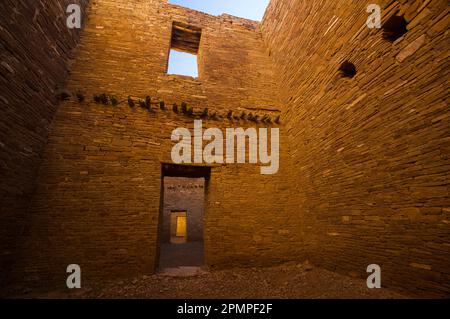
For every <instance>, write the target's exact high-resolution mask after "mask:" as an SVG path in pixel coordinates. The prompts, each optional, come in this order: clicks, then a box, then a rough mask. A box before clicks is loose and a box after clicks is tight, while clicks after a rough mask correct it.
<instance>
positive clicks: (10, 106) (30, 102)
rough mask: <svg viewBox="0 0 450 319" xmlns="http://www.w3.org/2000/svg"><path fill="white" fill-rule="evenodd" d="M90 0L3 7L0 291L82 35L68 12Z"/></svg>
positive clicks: (7, 0)
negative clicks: (57, 95) (58, 94)
mask: <svg viewBox="0 0 450 319" xmlns="http://www.w3.org/2000/svg"><path fill="white" fill-rule="evenodd" d="M87 2H88V1H87V0H70V1H69V0H64V1H56V0H53V1H35V0H28V1H15V0H4V1H1V3H0V61H1V62H0V119H1V120H0V176H1V178H0V224H1V228H0V269H1V272H0V286H3V284H4V280H5V279H6V278H8V273H9V271H10V269H11V267H13V265H14V260H15V254H16V249H17V244H19V243H20V236H21V234H22V233H23V226H24V223H25V220H26V219H27V217H28V215H27V214H26V210H27V206H28V204H29V201H30V198H31V196H32V194H33V190H34V188H35V179H36V175H37V170H38V167H39V164H40V161H41V155H42V151H43V148H44V145H45V142H46V140H47V135H48V133H49V126H50V122H51V121H52V118H53V115H54V113H55V111H56V108H57V101H56V99H55V93H56V87H57V86H59V87H60V88H62V87H64V82H65V79H66V76H67V69H68V63H69V62H70V60H71V59H72V58H73V52H72V51H73V49H74V48H75V47H76V46H77V43H78V39H79V34H80V32H79V30H77V29H73V30H69V29H68V28H67V27H66V17H67V15H66V7H67V5H68V4H69V3H76V4H80V5H81V8H82V12H83V14H84V9H85V7H86V4H87Z"/></svg>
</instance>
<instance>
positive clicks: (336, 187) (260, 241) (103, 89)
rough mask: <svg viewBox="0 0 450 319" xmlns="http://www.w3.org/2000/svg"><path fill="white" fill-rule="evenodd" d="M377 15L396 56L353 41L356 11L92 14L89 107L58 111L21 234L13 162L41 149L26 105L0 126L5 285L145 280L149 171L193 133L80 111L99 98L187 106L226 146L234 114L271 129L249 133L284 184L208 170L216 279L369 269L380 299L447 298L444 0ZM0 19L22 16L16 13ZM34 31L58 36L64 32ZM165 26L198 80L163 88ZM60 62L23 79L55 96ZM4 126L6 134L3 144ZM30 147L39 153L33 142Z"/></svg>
mask: <svg viewBox="0 0 450 319" xmlns="http://www.w3.org/2000/svg"><path fill="white" fill-rule="evenodd" d="M36 3H38V4H39V2H36ZM380 4H382V6H383V15H384V16H383V21H386V19H387V18H388V17H389V15H391V14H393V13H394V12H395V11H397V9H400V10H401V12H402V13H404V15H405V17H406V19H407V21H408V22H409V24H408V30H409V31H408V32H407V33H406V34H405V35H404V36H403V37H401V38H400V39H398V40H396V41H395V42H393V43H391V42H389V41H386V40H384V39H383V38H382V30H369V29H368V28H367V27H366V26H365V21H366V19H367V16H368V15H367V13H366V6H367V3H365V2H363V1H332V0H322V1H309V0H308V1H307V0H283V1H282V0H272V1H271V3H270V5H269V8H268V11H267V12H266V15H265V18H264V20H263V22H262V24H261V25H260V24H258V23H256V22H252V21H249V20H245V19H240V18H235V17H231V16H228V15H222V16H219V17H213V16H210V15H207V14H203V13H199V12H196V11H193V10H189V9H185V8H181V7H178V6H174V5H168V4H167V3H166V1H164V0H130V1H122V0H98V1H95V2H92V4H91V5H90V8H89V10H90V16H89V19H88V21H87V24H86V27H85V29H84V30H83V33H82V41H81V44H80V46H79V52H78V53H77V56H76V60H75V62H74V64H73V65H72V67H71V75H70V77H69V79H68V82H67V88H68V89H69V90H70V91H72V92H74V91H76V90H83V91H84V92H85V94H86V96H87V99H86V101H85V102H84V103H81V104H80V103H78V102H76V101H75V100H74V99H72V100H71V101H68V102H64V103H62V104H61V106H60V107H59V109H58V112H57V114H56V116H55V119H54V120H53V123H52V126H51V133H50V138H49V141H48V144H47V146H46V148H45V151H44V152H43V161H42V165H41V166H40V170H39V176H38V178H37V179H36V182H35V185H37V190H36V193H35V194H34V196H33V197H32V199H31V201H30V208H29V214H28V216H27V217H28V218H27V219H26V220H23V218H22V217H23V208H24V207H25V206H26V205H27V201H26V200H25V199H24V200H23V201H22V198H25V197H22V196H19V199H17V196H16V197H14V196H15V195H14V196H12V195H11V194H21V192H22V191H23V190H22V188H24V189H25V188H28V187H30V185H31V184H30V183H31V182H32V181H34V178H33V176H32V174H31V173H30V172H31V171H30V167H32V166H33V167H36V165H37V164H33V165H31V166H30V165H28V164H29V163H36V161H34V160H30V161H25V160H24V159H25V158H29V157H28V155H27V154H28V153H29V151H27V149H25V151H24V149H23V145H28V144H27V143H32V144H33V145H35V144H34V143H33V142H32V140H33V139H34V138H35V136H41V134H40V133H39V134H35V133H33V132H34V131H33V130H34V129H35V127H36V125H32V126H31V128H29V126H28V125H27V124H26V123H27V122H21V121H22V120H23V121H25V119H26V120H27V121H28V120H32V118H33V116H32V115H27V114H28V113H26V112H28V111H26V110H31V106H24V108H23V109H20V110H19V106H22V104H20V103H15V104H14V105H16V106H15V107H14V108H13V109H12V110H11V112H10V113H7V115H6V119H9V118H10V117H15V116H20V119H19V120H11V121H8V120H6V121H5V120H3V118H2V121H1V124H0V125H1V126H0V127H1V128H2V129H1V130H0V133H1V134H3V135H1V136H2V140H1V143H2V144H0V146H1V147H2V148H3V149H4V148H5V147H4V146H3V145H7V144H6V142H3V136H5V137H8V139H7V140H5V141H8V143H12V144H11V145H12V146H8V148H7V149H8V151H3V150H2V152H1V156H2V157H1V158H2V161H3V158H4V157H5V158H8V154H15V156H10V157H9V160H8V161H7V166H6V167H12V166H11V165H14V167H12V168H15V170H14V169H12V170H11V169H7V172H6V173H5V174H6V175H5V176H7V179H5V180H4V181H2V187H3V188H6V189H10V188H11V189H10V190H8V191H7V192H6V193H5V194H9V195H7V196H6V197H5V195H2V196H3V197H2V205H1V207H2V209H5V207H11V210H9V212H10V213H9V215H8V214H3V213H2V222H3V220H4V221H5V225H10V226H11V227H8V226H6V227H4V229H3V230H2V232H5V229H6V232H7V235H4V236H3V235H2V238H3V237H4V238H8V236H9V237H11V234H14V239H15V240H17V239H18V238H19V237H18V236H17V231H16V230H17V229H22V228H23V232H20V240H19V243H20V244H21V245H20V247H19V250H18V253H15V254H14V259H17V260H18V262H17V263H15V265H16V267H15V272H14V273H13V274H11V275H10V276H9V277H8V278H10V279H11V280H12V281H13V282H14V283H15V284H18V283H22V282H24V284H26V285H31V286H33V287H41V288H42V287H44V286H45V287H46V288H47V289H48V288H50V287H59V288H62V289H63V288H65V282H66V273H65V270H66V266H67V265H68V264H72V263H77V264H79V265H80V266H81V267H82V273H83V282H84V284H86V285H87V286H89V285H91V284H101V283H102V282H103V280H109V279H117V278H126V277H133V276H142V275H144V274H151V273H153V272H154V270H155V267H156V265H157V262H158V260H157V256H158V244H157V243H158V228H159V227H161V224H160V221H161V220H160V218H159V216H160V212H159V211H160V204H161V203H160V200H161V196H160V193H161V186H162V184H161V175H162V174H161V171H162V170H161V164H162V163H170V162H171V159H170V151H171V147H172V145H173V142H171V140H170V136H171V132H172V130H173V129H175V128H177V127H187V128H189V129H191V130H192V128H193V118H191V117H187V116H183V115H181V114H175V113H173V112H171V111H161V110H157V111H155V112H152V113H150V112H148V111H147V110H144V109H142V108H137V107H135V108H130V107H128V106H127V104H126V103H121V104H119V105H118V106H115V107H113V106H111V105H108V106H103V105H101V104H97V103H93V102H92V96H93V94H99V93H107V94H114V95H116V96H117V98H118V100H119V101H123V100H126V98H127V96H128V95H132V96H133V97H135V98H137V97H139V98H142V99H143V98H145V97H146V96H147V95H150V96H152V97H154V98H155V101H156V100H164V101H165V102H166V104H167V105H168V106H169V107H170V106H171V105H172V103H178V105H180V104H181V102H182V101H185V102H187V103H188V105H190V106H193V107H194V108H195V112H201V111H202V110H203V109H204V108H208V109H209V110H210V112H216V113H217V114H219V115H220V117H219V118H218V119H217V120H213V119H208V120H205V121H204V126H205V127H219V128H221V129H224V128H226V127H230V126H232V127H233V126H237V127H241V126H242V127H244V128H245V127H252V126H254V125H255V124H254V123H252V122H249V121H242V120H240V121H238V120H229V119H227V117H226V114H227V113H228V111H229V110H233V111H235V113H236V114H240V113H241V112H243V111H245V112H247V113H249V112H252V113H254V114H255V113H257V114H258V115H260V116H263V115H264V114H268V115H270V116H271V117H272V118H275V117H276V116H278V115H279V114H280V113H281V114H282V120H283V121H282V124H281V125H275V124H272V125H267V124H262V123H260V124H258V125H257V126H258V127H267V126H277V127H279V128H280V131H281V140H280V144H281V154H280V163H281V166H280V171H279V173H278V174H276V175H267V176H264V175H261V174H260V170H259V167H258V166H257V165H253V164H244V165H213V166H212V171H211V178H210V180H209V181H208V183H207V185H206V188H205V190H206V201H205V212H204V214H205V224H204V227H205V238H204V240H205V263H206V264H207V265H208V266H210V267H211V269H214V268H223V267H234V266H253V267H258V266H263V265H270V264H275V263H280V262H283V261H288V260H296V261H302V260H304V259H306V258H308V259H310V260H311V261H312V263H313V264H315V265H319V266H321V267H326V268H328V269H329V270H335V271H337V272H341V273H344V274H347V275H348V274H350V275H352V276H355V277H363V278H365V277H366V276H367V273H366V267H367V266H368V265H369V264H372V263H376V264H379V265H380V266H381V268H382V285H383V287H388V288H389V287H394V288H399V289H405V290H407V292H408V295H418V296H449V295H450V284H449V283H450V273H449V271H450V256H449V253H448V251H449V247H450V242H449V240H450V228H449V227H450V226H449V214H450V208H449V207H450V200H449V196H448V192H449V189H448V187H449V186H448V181H449V167H450V165H449V160H448V154H449V142H450V140H449V136H450V125H449V121H448V117H449V115H448V114H449V113H448V94H447V91H448V90H447V89H448V88H447V86H448V66H449V63H448V62H449V59H448V52H449V39H448V23H449V15H448V6H447V2H446V1H443V0H423V1H422V0H420V1H419V0H416V1H403V0H402V1H381V2H380ZM10 5H11V4H10ZM27 10H28V9H23V8H22V9H20V10H19V11H18V12H28V11H27ZM1 12H2V13H1V16H2V17H4V16H6V17H9V16H12V17H17V16H20V13H19V14H17V10H16V11H14V10H10V9H7V11H5V10H1ZM4 12H8V14H4ZM29 20H30V19H29ZM45 21H46V22H43V23H49V24H51V25H52V26H54V27H55V28H60V29H63V28H64V26H63V25H62V23H64V21H62V20H56V21H55V20H53V21H52V22H48V21H50V20H48V21H47V20H45ZM173 21H178V22H180V23H181V24H188V25H193V26H195V27H198V28H201V29H202V36H201V40H200V47H199V52H198V56H199V78H198V79H193V78H189V77H182V76H173V75H167V74H166V70H167V61H168V53H169V49H170V43H171V30H172V22H173ZM3 23H4V22H3V20H2V29H1V32H2V45H3V37H4V35H3V34H7V33H5V31H4V30H5V28H3ZM13 26H16V25H15V24H13ZM6 30H8V29H7V28H6ZM64 32H66V31H62V32H61V33H60V36H61V35H64V34H65V33H64ZM24 34H25V33H24ZM24 37H25V35H19V38H22V39H23V38H24ZM14 38H15V37H11V39H14ZM44 42H45V41H44ZM31 43H33V42H31ZM40 43H41V42H40ZM58 43H59V42H58ZM41 44H42V43H41ZM30 45H31V44H30ZM59 45H61V44H59ZM31 47H32V48H34V47H39V48H41V46H38V45H35V46H31ZM44 47H45V46H44ZM58 48H59V46H56V50H58ZM19 51H20V50H19ZM37 52H39V50H37V49H36V50H25V51H23V52H14V53H13V54H11V57H9V58H8V59H6V60H5V61H6V62H7V64H8V65H9V66H10V65H11V64H10V62H11V60H14V59H16V58H14V57H15V56H20V54H25V53H26V54H37ZM50 52H51V50H50ZM64 52H65V51H64ZM2 54H7V53H6V52H3V51H2ZM8 54H9V53H8ZM51 54H52V53H51ZM3 60H4V59H2V61H3ZM50 60H52V59H51V58H50ZM346 60H348V61H350V62H352V63H354V64H355V65H356V69H357V74H356V76H354V77H353V78H342V77H341V76H340V75H339V73H338V70H339V68H340V66H341V63H343V62H344V61H346ZM8 61H10V62H8ZM29 61H32V62H36V63H37V62H41V61H46V58H42V57H40V56H39V55H36V56H35V57H33V58H32V59H30V60H29ZM55 61H57V62H55ZM64 61H65V55H63V58H62V59H61V60H59V59H58V60H56V59H55V60H54V61H53V63H56V64H57V65H56V66H50V65H49V66H48V67H47V68H42V72H40V71H37V70H36V72H35V73H36V74H46V75H47V76H38V75H33V76H35V77H38V78H39V79H40V80H42V81H44V80H45V81H51V79H52V78H53V77H54V76H55V77H57V78H58V76H61V78H62V79H63V78H64V76H63V75H62V74H64V72H62V71H63V70H64V67H62V66H61V65H62V64H61V65H60V64H59V63H64ZM16 63H17V65H28V64H29V66H30V68H31V65H34V64H33V63H31V62H26V63H24V62H20V63H19V62H17V61H16ZM1 67H2V76H1V78H0V79H1V80H2V81H3V82H4V83H6V82H12V81H11V80H10V78H5V76H4V75H3V74H4V71H3V70H6V72H10V73H11V69H12V70H13V71H14V70H15V69H14V68H13V67H8V66H5V65H4V64H2V66H1ZM52 81H53V80H52ZM22 82H23V81H22ZM22 82H20V81H19V82H17V81H16V82H15V83H16V84H15V86H13V89H11V90H5V89H2V91H1V94H0V96H2V97H3V95H4V92H8V91H10V92H12V93H10V94H12V95H14V96H16V98H17V99H19V101H22V100H24V99H25V97H27V96H28V94H29V93H26V92H25V93H23V90H26V91H27V90H28V89H27V88H26V87H23V88H24V89H17V87H19V88H21V87H22V86H20V85H19V84H17V83H22ZM53 82H55V83H56V81H53ZM53 82H49V83H47V84H46V85H47V86H48V87H51V86H53ZM8 85H9V84H8ZM28 92H31V91H28ZM22 93H23V94H24V95H23V96H21V97H20V98H18V97H17V96H18V95H20V94H22ZM48 98H49V95H48V96H47V95H44V96H43V97H41V98H36V99H37V101H39V100H40V99H43V101H44V102H42V101H41V102H42V103H37V105H39V107H41V106H43V105H44V106H45V105H53V104H50V102H48V101H47V99H48ZM6 99H7V100H8V103H6V102H5V101H4V99H3V98H2V100H3V102H5V103H6V105H11V103H12V102H11V103H9V99H8V98H6ZM45 101H47V102H45ZM3 102H2V103H3ZM33 105H34V104H33ZM43 109H44V110H46V108H45V107H44V108H43ZM50 109H54V106H52V107H50ZM33 110H34V109H33ZM25 111H26V112H25ZM2 112H4V111H3V109H2ZM30 112H31V111H30ZM44 113H46V112H44ZM50 113H51V112H49V114H50ZM30 114H34V113H33V112H31V113H30ZM36 117H37V118H39V119H41V118H42V117H45V118H46V122H45V123H48V122H49V121H50V116H49V117H48V119H47V116H42V115H41V116H36ZM4 118H5V117H4ZM11 123H17V124H14V126H12V127H11V129H9V126H8V125H10V124H11ZM33 123H34V122H33ZM5 125H6V126H5ZM46 125H47V124H45V125H44V126H43V127H46ZM24 129H26V130H28V131H27V132H25V131H23V130H24ZM44 131H45V130H44ZM8 132H10V133H8ZM36 132H40V131H39V130H36ZM7 134H18V136H19V137H18V138H17V139H15V138H13V137H10V136H9V135H7ZM43 135H44V134H43ZM43 135H42V136H43ZM38 140H39V143H37V144H36V145H38V144H39V145H41V146H42V143H43V141H44V140H45V139H44V138H39V139H38ZM16 141H18V142H17V145H16V144H14V143H16ZM38 149H39V147H38V148H37V150H38ZM33 154H36V155H33V156H34V159H37V158H38V157H39V156H38V155H37V154H39V152H38V151H36V152H33ZM2 163H3V162H2ZM2 165H3V164H2ZM8 165H10V166H8ZM2 169H3V168H2ZM2 174H3V173H2ZM14 174H18V175H17V176H15V175H14ZM16 177H17V178H16ZM13 179H14V180H13ZM11 185H12V186H11ZM3 188H2V192H4V191H3ZM23 192H25V191H23ZM26 192H28V190H27V191H26ZM3 198H5V199H3ZM18 203H19V204H18ZM15 207H19V208H20V209H19V208H17V209H16V208H15ZM16 212H17V213H16ZM8 216H11V217H8ZM8 234H9V235H8ZM2 245H5V246H4V247H5V250H2V254H4V255H5V253H3V252H4V251H6V254H11V253H9V251H10V247H12V244H11V240H9V242H8V241H6V242H5V243H3V242H2ZM19 252H20V253H19ZM10 259H11V258H10ZM218 276H219V277H220V274H218ZM330 278H336V277H334V276H331V277H330ZM222 279H223V277H222ZM278 284H279V282H278V283H277V285H274V286H276V287H279V286H278ZM237 287H238V286H232V289H233V290H235V289H237ZM319 288H323V287H319ZM325 288H326V287H325ZM279 289H281V288H279ZM216 292H217V291H216V290H215V291H213V292H211V295H212V296H215V295H216V294H215V293H216ZM137 294H139V291H138V292H137ZM149 295H153V292H152V293H151V294H149ZM268 295H269V296H271V295H270V294H268ZM306 295H308V294H306ZM291 296H305V294H303V295H302V294H295V295H291ZM310 296H317V294H315V293H314V292H313V293H312V294H311V295H310ZM333 296H334V295H333ZM341 296H342V295H341Z"/></svg>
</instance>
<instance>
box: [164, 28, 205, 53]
mask: <svg viewBox="0 0 450 319" xmlns="http://www.w3.org/2000/svg"><path fill="white" fill-rule="evenodd" d="M201 37H202V29H200V28H198V27H194V26H192V25H189V24H185V23H181V22H174V23H173V24H172V40H171V46H172V49H175V50H178V51H182V52H186V53H191V54H197V53H198V48H199V47H200V38H201Z"/></svg>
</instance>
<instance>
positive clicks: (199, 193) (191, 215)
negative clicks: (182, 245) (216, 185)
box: [161, 177, 205, 243]
mask: <svg viewBox="0 0 450 319" xmlns="http://www.w3.org/2000/svg"><path fill="white" fill-rule="evenodd" d="M204 201H205V179H204V178H186V177H165V178H164V213H163V214H164V216H163V231H162V234H161V236H162V238H161V239H162V242H166V243H168V242H170V234H171V229H170V227H171V226H170V214H171V213H172V212H174V211H176V212H179V211H186V216H187V227H186V229H187V236H186V239H187V241H188V242H193V241H203V233H204V229H203V224H204V209H203V206H204V204H205V203H204Z"/></svg>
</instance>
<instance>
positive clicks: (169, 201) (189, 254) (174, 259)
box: [157, 164, 211, 271]
mask: <svg viewBox="0 0 450 319" xmlns="http://www.w3.org/2000/svg"><path fill="white" fill-rule="evenodd" d="M210 173H211V170H210V168H209V167H196V166H185V165H172V164H163V165H162V174H161V176H162V177H161V205H160V219H159V233H158V263H157V268H158V270H159V271H164V269H170V268H177V267H200V266H202V265H203V263H204V243H203V237H204V228H203V224H204V216H205V198H206V190H207V186H208V181H209V177H210Z"/></svg>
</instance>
